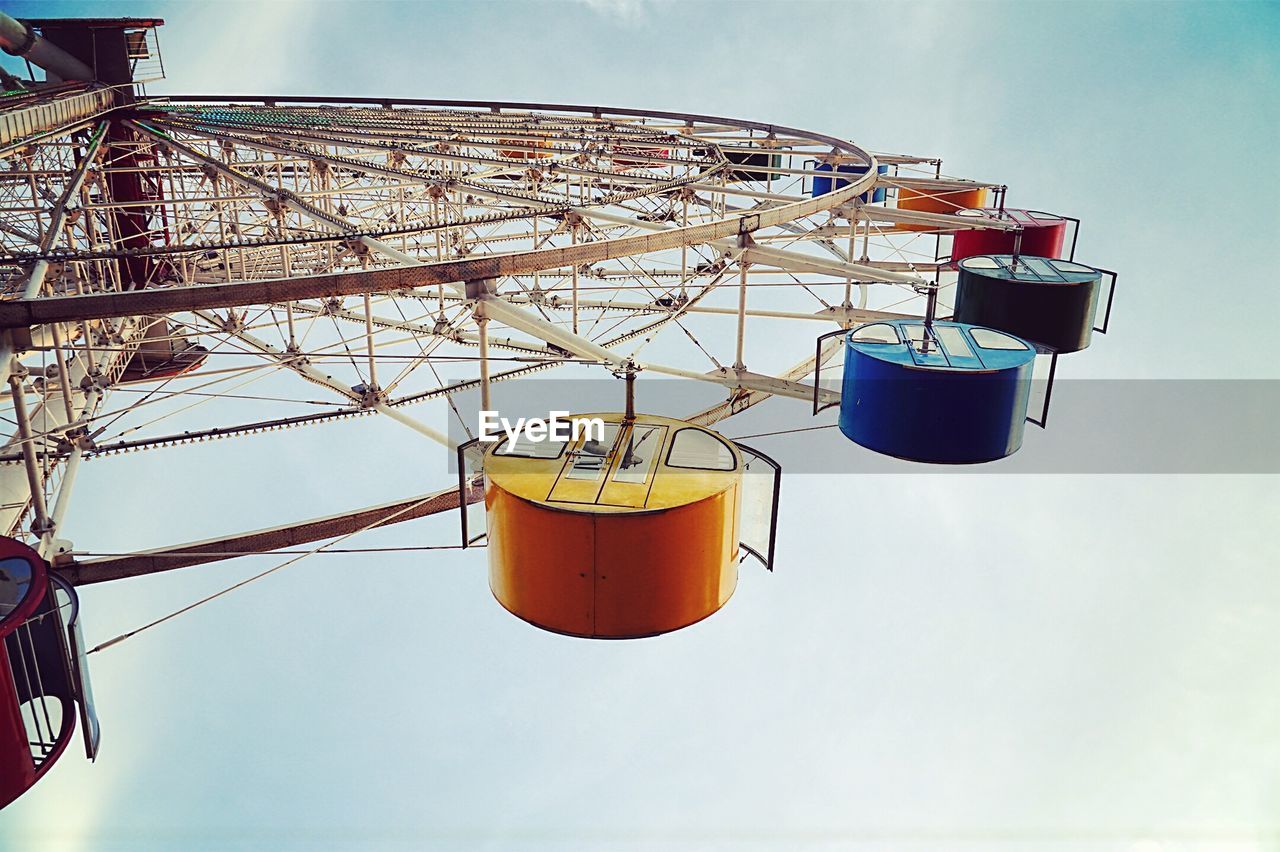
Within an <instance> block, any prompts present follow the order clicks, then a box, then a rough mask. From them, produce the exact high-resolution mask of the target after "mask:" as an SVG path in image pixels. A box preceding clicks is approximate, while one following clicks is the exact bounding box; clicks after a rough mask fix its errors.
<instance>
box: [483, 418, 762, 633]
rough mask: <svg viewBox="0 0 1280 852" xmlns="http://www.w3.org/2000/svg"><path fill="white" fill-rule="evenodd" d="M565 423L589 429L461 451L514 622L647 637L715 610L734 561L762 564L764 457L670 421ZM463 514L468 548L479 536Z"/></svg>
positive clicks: (728, 586)
mask: <svg viewBox="0 0 1280 852" xmlns="http://www.w3.org/2000/svg"><path fill="white" fill-rule="evenodd" d="M570 420H572V421H574V423H575V425H576V426H579V427H581V426H583V425H584V424H587V423H591V422H592V421H594V422H595V426H596V428H595V429H591V428H585V429H583V428H578V429H575V430H573V431H572V432H571V433H570V434H571V435H573V437H569V438H568V439H567V440H556V438H555V436H554V435H552V436H548V438H547V439H546V440H537V441H535V440H530V439H529V438H528V437H527V434H521V435H519V436H517V437H516V438H515V439H514V440H513V439H511V438H510V437H506V438H502V439H500V440H498V441H495V442H492V443H488V444H480V443H478V442H476V441H473V442H471V443H469V444H465V445H463V446H462V447H461V448H459V457H460V462H459V465H460V466H459V479H460V487H461V488H462V489H463V495H462V497H463V503H464V505H465V503H466V502H471V503H473V504H474V505H475V506H477V507H479V506H480V505H481V503H480V501H479V499H478V497H479V495H478V493H476V490H475V489H478V488H480V487H482V488H483V495H484V499H483V507H484V524H485V532H484V533H483V534H482V535H487V539H488V551H489V586H490V588H491V589H492V591H493V595H494V597H496V598H497V599H498V602H499V603H501V604H502V605H503V606H504V607H506V609H507V610H509V611H510V612H511V613H513V614H514V615H516V616H518V617H520V618H522V619H524V620H525V621H528V622H530V623H531V624H534V625H536V626H537V627H541V628H543V629H545V630H551V631H554V632H556V633H564V634H568V635H570V636H582V637H590V638H597V639H630V638H638V637H642V636H654V635H657V634H659V633H667V632H669V631H672V630H678V629H680V628H682V627H687V626H688V625H690V624H693V623H695V622H697V621H701V620H702V619H704V618H706V617H707V616H709V615H711V614H712V613H714V612H716V611H717V610H719V609H720V608H721V607H722V606H724V604H725V602H727V601H728V600H729V597H730V596H731V595H732V594H733V592H734V589H735V588H736V587H737V582H738V562H739V561H740V557H743V556H746V555H754V556H756V557H757V558H758V559H760V560H761V561H762V562H764V563H765V565H766V567H770V568H771V567H772V565H771V559H772V547H773V537H774V530H775V527H776V517H777V512H776V505H777V491H778V485H779V472H780V471H779V468H778V466H777V464H776V463H774V462H773V461H772V460H771V459H769V458H768V457H766V456H763V455H761V454H760V453H758V452H756V451H754V450H750V449H748V448H746V447H743V446H742V445H740V444H736V443H734V442H733V441H730V440H728V439H727V438H724V437H722V436H721V435H718V434H717V433H715V432H713V431H711V430H710V429H705V428H703V427H701V426H696V425H694V424H692V423H688V422H685V421H682V420H675V419H672V418H670V417H660V416H656V415H650V414H640V415H636V416H635V417H634V418H632V419H628V418H627V417H626V416H625V415H623V414H619V413H602V414H584V415H574V416H572V417H571V418H570ZM468 494H470V498H469V500H468ZM471 514H472V517H471V518H468V517H467V515H468V512H467V511H465V510H464V512H463V516H464V520H463V525H464V533H463V535H464V540H465V541H467V543H474V542H476V541H478V540H479V538H480V535H477V534H476V533H477V532H478V530H477V529H476V527H477V526H478V522H479V520H480V519H479V517H478V513H476V512H472V513H471Z"/></svg>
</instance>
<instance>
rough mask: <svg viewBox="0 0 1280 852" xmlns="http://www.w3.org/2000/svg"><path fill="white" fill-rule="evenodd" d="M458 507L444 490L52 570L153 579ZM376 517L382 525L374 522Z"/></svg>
mask: <svg viewBox="0 0 1280 852" xmlns="http://www.w3.org/2000/svg"><path fill="white" fill-rule="evenodd" d="M481 499H483V495H482V494H480V493H479V490H478V489H476V491H475V492H473V493H470V494H468V495H467V502H468V503H473V502H478V501H479V500H481ZM458 505H459V500H458V489H456V488H450V489H446V490H443V491H436V492H433V493H430V494H422V495H419V496H417V497H410V498H408V499H406V500H396V501H393V502H390V503H381V504H379V505H377V506H369V507H367V508H364V509H357V510H355V511H347V512H341V513H339V514H336V515H327V516H325V517H322V518H312V519H310V520H306V521H296V522H294V523H289V524H282V525H280V526H276V527H268V528H267V529H262V530H255V531H253V532H246V533H238V534H236V535H231V536H223V537H220V538H212V539H205V540H203V541H193V542H188V543H186V544H176V545H171V546H169V547H161V548H156V549H153V550H143V551H139V552H138V553H130V554H126V555H123V556H108V557H103V558H100V559H90V560H85V561H83V562H82V561H78V560H76V561H71V562H63V563H60V564H58V566H57V567H58V573H60V574H62V576H64V577H66V578H67V580H68V582H70V583H71V584H72V585H73V586H86V585H90V584H92V583H105V582H107V581H109V580H122V579H125V578H127V577H141V576H144V575H147V574H157V573H160V572H162V571H172V570H174V569H176V568H187V567H190V566H192V565H205V564H207V563H210V562H218V561H221V560H224V559H234V558H236V557H237V556H243V555H245V554H246V553H267V552H270V551H272V550H280V549H282V548H286V547H293V546H296V545H301V544H310V543H311V542H315V541H322V540H324V539H326V538H337V537H338V536H343V535H350V534H351V533H354V532H358V531H360V530H362V529H365V528H366V527H367V528H370V529H376V528H378V527H383V526H390V525H391V524H399V523H403V522H405V521H412V520H415V519H417V518H425V517H427V516H428V515H437V514H440V513H441V512H448V511H450V510H452V509H456V508H458ZM379 518H385V519H386V520H384V521H382V522H381V523H379V522H378V519H379Z"/></svg>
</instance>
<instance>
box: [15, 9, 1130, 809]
mask: <svg viewBox="0 0 1280 852" xmlns="http://www.w3.org/2000/svg"><path fill="white" fill-rule="evenodd" d="M159 23H161V22H158V21H152V20H141V19H138V20H118V19H111V20H105V19H77V20H65V21H62V20H59V21H55V20H44V21H26V22H23V23H19V22H15V21H12V19H7V18H5V19H3V20H0V43H2V44H3V46H4V49H5V50H6V51H8V52H10V53H11V54H15V55H20V56H26V57H27V58H28V59H29V60H30V61H31V62H33V63H36V64H39V65H41V66H42V67H44V68H45V69H47V74H48V77H47V80H45V81H43V82H39V83H37V82H34V81H24V80H10V81H9V84H8V85H7V88H8V89H9V90H10V91H7V92H6V93H5V94H4V95H3V96H2V97H0V161H3V169H0V275H2V276H3V280H2V282H0V287H2V288H3V289H2V293H3V295H2V296H0V299H2V300H0V330H2V332H3V337H2V339H0V364H4V365H5V371H6V378H7V388H6V391H7V392H6V394H5V395H4V401H3V404H2V405H0V408H2V410H0V417H3V418H4V419H5V423H6V425H7V426H8V429H9V436H8V439H7V442H6V444H5V446H4V448H3V450H0V536H4V539H3V541H2V542H0V545H2V546H0V550H2V551H3V552H0V636H3V637H4V640H5V641H4V643H0V655H2V656H0V669H4V671H3V672H0V750H4V754H5V757H4V760H3V761H0V766H3V767H6V768H5V769H4V771H3V774H0V805H3V804H5V803H8V802H9V801H12V800H13V799H14V798H16V797H17V796H18V795H20V794H21V793H22V792H23V791H24V790H26V789H27V788H29V787H30V786H31V785H32V784H34V783H35V781H36V780H37V779H38V778H39V777H40V776H41V775H42V774H43V773H44V772H45V771H46V770H47V769H48V768H49V766H51V765H52V763H53V762H54V760H55V759H56V758H57V757H58V755H60V754H61V753H62V751H63V750H64V748H65V747H66V745H67V742H68V740H69V738H70V737H71V734H72V731H73V728H74V726H75V724H76V723H77V721H78V722H79V724H80V725H81V727H82V729H83V732H84V736H85V745H86V752H87V754H88V755H89V756H90V757H93V756H94V754H95V752H96V749H97V742H98V724H97V721H96V716H95V712H94V710H93V706H92V699H91V695H90V693H89V689H88V679H87V678H88V675H87V658H88V652H89V651H90V650H91V649H89V648H87V647H86V643H85V641H84V639H83V637H82V634H81V631H80V626H79V625H80V619H79V617H78V603H77V600H76V595H75V587H76V586H79V585H85V584H91V583H98V582H106V581H111V580H116V579H122V578H127V577H137V576H141V575H146V574H150V573H155V572H158V571H168V570H173V569H177V568H183V567H188V566H192V565H198V564H204V563H209V562H214V561H217V560H219V559H224V558H229V557H230V556H233V555H241V554H244V553H265V552H271V551H275V550H278V549H281V548H283V547H286V546H294V547H296V546H303V547H311V546H313V545H314V546H315V548H316V550H319V549H322V548H323V547H324V546H326V545H324V544H322V543H323V542H330V543H332V542H333V541H335V540H343V539H345V538H348V537H350V536H353V535H356V534H358V533H360V532H363V531H365V530H369V529H373V528H375V527H381V526H386V525H389V524H395V523H401V522H405V521H410V520H414V519H417V518H421V517H424V516H427V515H432V514H439V513H443V512H449V511H455V512H457V514H458V516H459V519H460V523H459V534H458V537H457V540H456V542H438V544H441V545H444V544H454V543H456V544H457V545H459V546H464V547H465V546H478V545H481V544H484V545H485V546H486V549H487V559H488V562H489V571H490V581H491V586H492V589H493V592H494V595H495V597H496V598H497V599H498V601H499V602H500V603H501V604H502V605H503V606H505V607H506V608H507V609H509V610H511V611H512V612H513V613H514V614H515V615H517V616H519V617H521V618H523V619H525V620H526V621H529V622H530V623H532V624H534V625H536V626H538V627H541V628H544V629H548V630H553V631H557V632H560V633H565V634H569V635H574V636H584V637H596V638H631V637H639V636H649V635H654V634H658V633H664V632H667V631H670V630H675V629H679V628H681V627H683V626H686V625H688V624H691V623H693V622H695V621H698V620H700V619H702V618H705V617H707V616H709V615H711V614H712V613H714V612H716V611H717V610H718V609H719V608H720V607H721V606H723V605H724V604H725V603H726V602H727V601H728V599H729V597H730V596H731V595H732V593H733V590H734V586H735V583H736V578H737V571H738V564H739V562H740V561H741V560H742V559H743V558H745V557H746V556H748V555H750V556H754V557H756V558H758V560H759V561H760V562H762V563H764V564H765V565H766V567H770V568H771V567H772V563H773V561H774V559H775V555H774V553H773V550H774V548H773V542H774V534H775V527H776V518H777V512H776V507H777V501H778V499H779V494H780V489H779V482H780V477H779V474H780V471H779V469H778V466H777V464H776V463H774V462H773V461H772V460H771V459H770V458H768V456H766V455H764V454H762V453H760V452H758V451H757V450H753V449H751V448H750V447H747V446H744V445H742V444H739V443H737V442H735V441H733V440H731V439H728V438H726V437H724V436H723V435H721V434H719V433H718V432H717V431H716V430H715V428H714V427H715V426H716V425H717V424H719V423H721V422H723V421H725V420H727V419H728V418H730V417H733V416H734V415H736V414H738V413H740V412H742V411H744V410H746V409H748V408H751V407H752V406H754V405H756V404H758V403H760V402H762V401H764V400H766V399H769V398H770V397H783V398H792V399H796V400H801V401H803V403H804V404H803V405H801V406H798V407H797V408H796V410H797V411H798V412H799V414H798V416H797V418H796V423H795V426H796V428H797V429H803V428H811V426H812V422H813V421H811V420H809V412H810V410H812V412H814V413H817V412H818V411H820V410H821V409H824V408H830V407H838V408H839V417H838V423H837V424H833V425H837V426H838V428H839V429H840V431H841V432H842V433H843V434H844V435H845V436H847V437H848V438H849V439H850V441H851V442H852V443H851V444H850V451H851V452H860V451H861V450H858V449H857V448H856V447H854V446H853V444H857V445H860V446H861V447H864V448H866V449H869V450H872V451H875V452H879V453H885V454H888V455H892V456H896V457H899V458H905V459H910V460H914V461H919V462H922V463H975V462H984V461H991V460H995V459H998V458H1002V457H1004V456H1007V455H1009V454H1010V453H1012V452H1014V451H1016V450H1017V449H1018V447H1019V446H1020V444H1021V442H1022V436H1023V429H1024V423H1025V422H1026V421H1027V420H1028V419H1030V420H1031V421H1032V422H1035V423H1039V424H1041V425H1043V423H1044V421H1045V416H1046V413H1047V410H1048V402H1049V395H1048V392H1047V391H1044V392H1041V393H1038V394H1036V395H1035V398H1034V399H1033V393H1032V381H1031V379H1032V377H1033V375H1036V374H1037V373H1036V371H1037V369H1039V370H1040V373H1041V374H1045V375H1047V376H1048V378H1049V380H1050V381H1051V379H1052V375H1053V372H1054V371H1055V370H1056V366H1057V358H1058V356H1059V355H1060V354H1066V353H1071V352H1076V351H1079V350H1081V349H1084V348H1085V347H1087V346H1088V345H1089V343H1090V342H1091V335H1092V333H1093V332H1094V331H1105V330H1106V327H1107V324H1108V321H1109V317H1110V312H1111V297H1112V295H1113V293H1114V284H1115V275H1114V273H1110V272H1108V271H1106V270H1103V269H1100V268H1098V267H1095V266H1089V265H1085V264H1083V263H1081V262H1079V261H1077V260H1076V258H1075V242H1076V239H1075V237H1076V233H1077V231H1078V225H1079V223H1078V222H1076V221H1075V220H1072V219H1070V218H1069V217H1065V216H1061V215H1054V214H1049V213H1043V212H1037V211H1031V210H1024V209H1021V208H1014V207H1010V206H1008V205H1007V204H1006V195H1007V192H1008V191H1007V188H1006V187H1005V186H1004V185H1002V184H1000V183H997V182H990V181H978V180H972V179H968V178H964V177H957V176H951V175H948V174H946V173H945V172H944V171H943V168H942V162H941V160H939V159H938V158H936V157H934V156H911V155H905V154H889V153H882V152H873V151H871V150H868V149H866V148H863V147H860V146H859V145H856V144H853V143H851V142H848V141H845V140H842V139H838V138H834V137H831V136H827V135H823V134H821V133H815V132H810V131H806V130H800V129H796V128H791V127H784V126H779V125H774V124H768V123H761V122H756V121H746V120H740V119H730V118H721V117H715V116H707V115H694V114H685V113H676V112H659V111H647V110H637V109H626V108H615V107H603V106H580V105H566V104H528V103H507V102H469V101H467V102H464V101H444V100H425V99H421V100H409V99H383V98H308V97H279V96H271V95H252V96H248V95H237V96H233V97H232V96H228V97H206V96H201V97H194V96H193V97H179V96H163V97H156V96H149V95H147V94H146V91H145V83H146V82H148V81H150V80H154V79H156V77H157V76H158V75H159V74H160V73H161V69H162V66H161V65H160V61H159V60H160V54H159V48H158V42H157V40H156V26H157V25H158V24H159ZM90 35H91V36H92V37H91V38H90V37H88V36H90ZM553 372H554V373H558V374H563V375H565V376H575V377H578V376H588V377H604V378H607V379H609V381H610V382H612V384H610V385H608V387H610V388H616V402H615V403H613V404H611V405H610V406H608V407H605V408H586V409H584V408H582V407H581V405H582V401H581V400H580V399H575V398H552V397H554V396H555V394H556V389H557V388H562V387H563V385H561V384H558V383H548V384H547V385H546V388H547V389H546V390H543V391H539V393H540V394H542V395H543V396H542V397H538V399H539V403H540V404H541V405H542V409H541V413H542V414H545V415H548V416H549V422H547V421H542V422H541V425H540V426H539V427H538V428H537V429H535V428H533V425H531V424H526V427H528V428H526V429H525V430H524V432H523V433H522V434H519V435H517V434H515V433H510V432H508V434H505V435H502V434H500V435H498V436H497V437H496V440H486V438H488V437H490V436H488V435H483V434H480V428H481V426H482V425H483V424H482V423H480V422H479V421H478V420H477V419H474V412H473V411H471V410H470V409H468V408H466V406H464V405H462V404H461V403H460V400H461V399H462V398H463V397H465V396H467V395H472V396H476V397H478V400H479V404H478V408H479V411H480V412H482V413H483V412H493V410H494V408H495V405H494V399H495V395H496V394H498V393H499V391H500V389H501V388H502V387H503V386H505V385H507V384H515V383H518V382H521V381H522V380H524V379H530V380H531V384H532V380H534V379H540V378H543V374H550V373H553ZM653 377H663V378H671V379H678V380H680V381H682V382H686V383H694V384H697V385H699V386H705V387H707V388H710V389H712V390H714V392H715V393H716V394H717V398H716V400H715V401H714V402H713V403H712V404H710V405H707V406H704V407H701V408H698V409H696V410H686V411H656V410H650V411H646V410H638V409H637V406H636V403H635V399H636V396H635V391H634V386H635V384H636V383H637V380H638V381H639V382H640V383H641V384H643V383H644V382H645V381H646V380H648V379H651V378H653ZM614 379H617V381H616V382H615V381H613V380H614ZM1049 387H1051V385H1049ZM544 397H545V398H544ZM432 412H436V413H439V414H440V415H441V416H442V417H443V418H444V419H445V420H446V421H447V422H448V424H449V425H448V426H447V427H446V428H441V425H440V417H436V416H435V414H434V413H432ZM497 413H499V414H500V413H501V408H500V407H498V411H497ZM556 413H559V414H561V415H563V417H564V423H560V424H557V423H556V420H555V415H556ZM361 417H374V418H384V419H386V420H388V421H392V422H394V423H396V424H398V425H399V426H400V427H403V429H404V431H405V434H406V436H408V437H409V438H410V439H411V440H414V441H417V442H419V444H420V445H421V446H422V447H423V451H424V452H425V451H430V452H435V453H437V454H439V455H440V456H441V457H444V458H447V459H449V460H451V461H452V463H453V464H455V465H456V471H457V475H456V477H443V478H442V479H441V481H439V482H437V483H434V484H433V486H432V487H431V489H430V490H429V491H427V492H426V493H415V494H410V495H403V496H402V497H400V498H398V499H395V500H392V501H390V502H386V503H382V504H379V505H376V506H352V507H350V510H349V511H347V512H344V513H342V514H341V515H334V516H327V517H324V518H316V519H309V520H303V521H288V522H287V523H281V524H279V525H277V526H272V527H270V528H268V529H256V530H253V531H245V530H240V529H227V530H224V531H222V533H221V535H220V536H219V537H218V538H217V539H214V540H207V541H203V542H200V543H199V545H198V546H195V545H192V544H190V543H174V544H173V546H172V547H167V548H161V549H158V550H148V551H146V552H139V553H131V554H125V555H121V556H113V557H108V558H98V559H84V558H81V557H79V556H78V555H77V552H78V551H77V548H80V549H83V547H84V545H85V544H86V542H82V541H78V540H74V536H75V531H74V530H73V529H67V528H66V524H65V518H66V512H67V509H68V506H69V505H70V504H71V501H72V500H73V498H74V496H75V484H76V482H77V480H78V479H79V478H80V477H85V476H96V475H104V476H111V475H119V474H118V471H119V470H120V469H121V466H127V465H128V464H129V462H128V461H126V460H125V459H126V458H127V457H128V455H130V454H133V453H138V452H168V453H181V452H182V447H183V446H184V445H188V444H191V443H195V442H201V441H206V440H214V439H217V440H225V441H227V442H228V446H231V444H232V443H234V442H238V441H252V440H253V438H252V436H254V435H256V434H259V433H262V432H266V431H273V430H280V429H324V428H325V427H326V425H329V424H334V423H338V422H340V421H348V420H351V419H354V418H361ZM557 425H560V426H564V428H563V429H562V430H558V429H557V428H556V426H557ZM580 427H581V428H580ZM538 429H540V430H541V431H538ZM91 460H92V461H95V463H94V464H92V465H89V466H88V467H84V462H86V461H91ZM82 467H84V469H83V470H82ZM73 540H74V544H73ZM317 543H320V544H317ZM477 558H480V559H483V558H485V557H484V556H477ZM105 644H110V643H105ZM99 647H102V646H99ZM93 650H96V649H93Z"/></svg>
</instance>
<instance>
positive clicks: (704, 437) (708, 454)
mask: <svg viewBox="0 0 1280 852" xmlns="http://www.w3.org/2000/svg"><path fill="white" fill-rule="evenodd" d="M667 467H685V468H691V469H693V470H733V469H734V468H735V467H737V461H736V460H735V459H734V457H733V450H731V449H729V445H728V444H727V443H725V442H724V440H723V439H721V438H720V437H719V436H717V435H713V434H712V433H710V432H705V431H703V430H702V429H681V430H680V431H679V432H676V436H675V438H673V439H672V440H671V449H670V451H669V452H668V453H667Z"/></svg>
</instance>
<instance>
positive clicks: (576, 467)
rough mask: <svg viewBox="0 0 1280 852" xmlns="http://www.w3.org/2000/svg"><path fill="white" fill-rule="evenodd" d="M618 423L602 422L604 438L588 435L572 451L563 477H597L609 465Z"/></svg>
mask: <svg viewBox="0 0 1280 852" xmlns="http://www.w3.org/2000/svg"><path fill="white" fill-rule="evenodd" d="M621 425H622V424H620V423H606V424H604V440H603V441H595V440H592V439H591V437H590V436H588V437H587V438H586V439H585V440H583V442H582V446H580V447H578V449H576V450H575V451H574V452H573V462H572V463H571V464H570V465H569V470H568V472H567V473H565V474H564V477H565V479H597V480H598V479H599V478H600V477H601V476H603V475H604V472H605V469H606V468H608V467H609V459H611V458H612V457H613V450H614V446H615V445H616V444H617V443H618V430H619V429H620V428H621Z"/></svg>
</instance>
